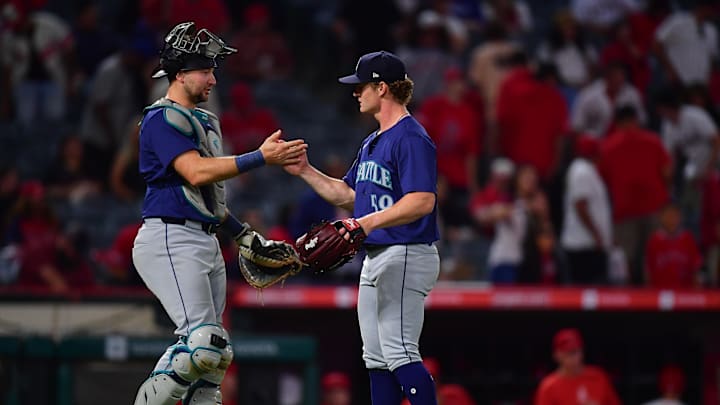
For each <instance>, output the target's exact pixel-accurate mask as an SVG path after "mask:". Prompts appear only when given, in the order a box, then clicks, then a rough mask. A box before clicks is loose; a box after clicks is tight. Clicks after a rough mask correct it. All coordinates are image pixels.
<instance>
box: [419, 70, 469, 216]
mask: <svg viewBox="0 0 720 405" xmlns="http://www.w3.org/2000/svg"><path fill="white" fill-rule="evenodd" d="M444 76H445V90H444V92H442V93H441V94H437V95H434V96H432V97H430V98H427V99H426V100H425V101H424V102H423V103H422V105H421V106H420V109H419V113H418V120H419V121H420V122H421V123H422V124H423V126H425V128H426V130H427V132H428V134H429V135H430V137H431V138H432V139H433V141H434V142H435V147H436V148H437V161H438V174H439V175H440V176H442V177H444V178H445V180H446V181H447V185H448V190H447V196H446V198H445V199H444V204H443V205H441V206H440V207H439V210H440V215H442V218H443V223H444V224H445V226H446V227H462V226H465V225H469V224H470V218H469V217H468V211H467V205H468V199H469V196H470V194H472V193H474V192H475V191H476V190H477V188H478V180H477V173H478V165H477V163H478V158H479V156H480V145H481V144H482V141H481V123H480V122H479V121H478V118H477V115H476V111H475V110H474V108H473V106H472V105H470V104H469V103H468V102H467V101H466V100H465V99H463V95H464V94H465V90H466V83H465V79H464V78H463V72H462V71H461V70H460V69H457V68H449V69H448V70H446V71H445V75H444Z"/></svg>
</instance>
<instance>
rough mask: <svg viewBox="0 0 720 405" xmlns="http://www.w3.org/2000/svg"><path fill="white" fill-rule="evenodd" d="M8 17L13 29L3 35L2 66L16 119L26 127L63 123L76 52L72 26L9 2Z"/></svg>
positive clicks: (0, 47) (0, 39)
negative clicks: (70, 63)
mask: <svg viewBox="0 0 720 405" xmlns="http://www.w3.org/2000/svg"><path fill="white" fill-rule="evenodd" d="M3 13H4V14H5V15H4V16H3V17H4V18H6V19H7V20H8V22H9V23H8V28H9V29H7V30H3V31H2V32H0V66H1V67H2V73H3V76H4V78H3V80H8V81H9V82H8V83H7V86H8V87H7V88H8V90H10V91H11V94H12V100H13V101H14V108H15V114H16V118H17V119H18V120H19V122H21V123H23V124H31V123H32V122H35V121H38V120H60V119H62V118H63V117H64V116H65V109H66V94H67V92H68V90H69V87H68V86H69V81H70V80H69V77H70V75H71V70H70V67H69V65H68V61H69V60H70V59H71V55H72V52H73V49H74V44H73V36H72V32H71V30H70V27H69V26H68V25H67V24H66V23H65V22H64V21H63V20H62V19H61V18H59V17H58V16H56V15H54V14H52V13H49V12H46V11H32V10H31V9H30V8H29V5H27V4H26V2H22V1H15V2H10V3H8V4H7V5H6V6H5V7H3ZM3 98H4V97H3ZM9 99H10V97H8V100H9ZM8 100H5V103H7V102H8ZM3 108H5V109H8V108H9V107H3Z"/></svg>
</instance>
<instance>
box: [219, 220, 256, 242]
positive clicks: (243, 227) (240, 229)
mask: <svg viewBox="0 0 720 405" xmlns="http://www.w3.org/2000/svg"><path fill="white" fill-rule="evenodd" d="M220 228H221V229H223V230H225V231H227V232H228V233H229V234H230V235H232V237H233V238H237V237H238V236H240V235H242V234H244V233H245V232H247V231H248V230H249V229H250V225H248V224H246V223H243V222H240V221H239V220H238V219H237V218H235V217H234V216H233V215H232V214H228V216H227V217H226V218H225V220H224V221H223V222H222V223H221V224H220Z"/></svg>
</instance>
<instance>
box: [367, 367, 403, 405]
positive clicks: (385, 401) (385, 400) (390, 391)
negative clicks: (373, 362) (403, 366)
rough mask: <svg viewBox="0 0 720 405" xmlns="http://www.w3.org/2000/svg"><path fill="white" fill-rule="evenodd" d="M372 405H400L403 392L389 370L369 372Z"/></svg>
mask: <svg viewBox="0 0 720 405" xmlns="http://www.w3.org/2000/svg"><path fill="white" fill-rule="evenodd" d="M369 374H370V398H371V399H372V405H400V401H402V397H403V392H402V389H401V388H400V384H398V382H397V380H396V379H395V376H394V375H393V373H391V372H390V370H381V369H374V370H370V372H369Z"/></svg>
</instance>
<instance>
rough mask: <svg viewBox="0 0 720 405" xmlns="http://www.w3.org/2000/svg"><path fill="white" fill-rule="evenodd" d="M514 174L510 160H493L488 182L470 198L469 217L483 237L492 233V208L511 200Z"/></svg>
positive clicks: (513, 166) (513, 167)
mask: <svg viewBox="0 0 720 405" xmlns="http://www.w3.org/2000/svg"><path fill="white" fill-rule="evenodd" d="M514 172H515V165H514V164H513V162H512V161H511V160H510V159H506V158H495V159H494V160H493V162H492V164H491V166H490V180H489V181H488V183H487V184H486V185H485V187H484V188H483V189H482V190H479V191H476V192H475V193H474V194H473V195H472V196H471V197H470V204H469V207H470V215H471V216H472V218H473V219H474V220H475V223H476V224H477V225H478V226H479V227H480V229H481V230H482V231H483V234H485V235H488V236H492V234H493V232H494V229H493V228H494V226H493V221H492V211H493V206H494V205H495V204H497V203H504V204H507V203H509V202H510V201H511V200H512V197H511V196H512V195H513V190H512V188H513V187H512V178H513V174H514Z"/></svg>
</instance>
